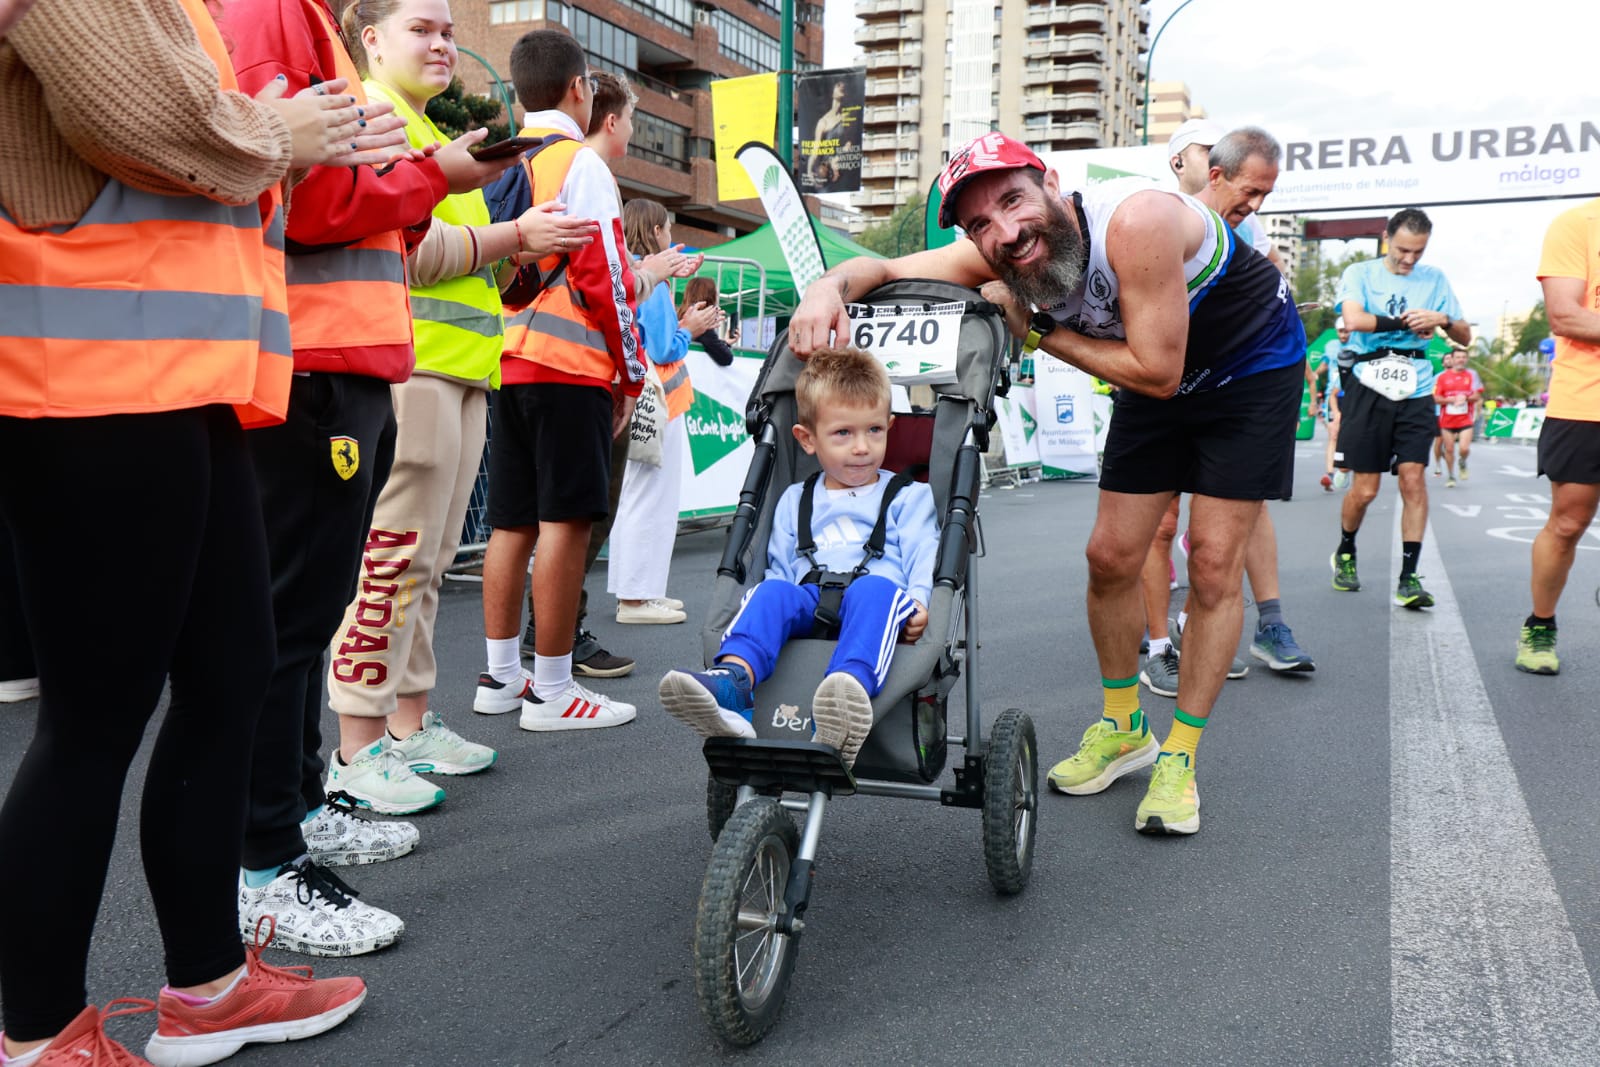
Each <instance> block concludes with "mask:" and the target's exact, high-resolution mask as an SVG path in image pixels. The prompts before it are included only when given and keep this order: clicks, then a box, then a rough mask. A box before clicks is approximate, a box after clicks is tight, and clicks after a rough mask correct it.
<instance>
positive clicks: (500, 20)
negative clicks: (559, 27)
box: [489, 0, 561, 26]
mask: <svg viewBox="0 0 1600 1067" xmlns="http://www.w3.org/2000/svg"><path fill="white" fill-rule="evenodd" d="M551 6H553V7H558V8H559V7H560V5H559V4H553V5H551ZM544 8H545V3H544V0H492V2H491V3H490V4H489V25H491V26H503V25H505V24H507V23H511V22H539V21H541V20H543V19H544V17H545V13H544ZM560 17H561V16H560V14H559V13H556V14H554V15H553V16H552V20H556V19H559V18H560Z"/></svg>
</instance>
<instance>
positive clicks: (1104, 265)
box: [1045, 178, 1306, 395]
mask: <svg viewBox="0 0 1600 1067" xmlns="http://www.w3.org/2000/svg"><path fill="white" fill-rule="evenodd" d="M1148 189H1158V187H1157V186H1156V184H1155V183H1154V182H1152V181H1148V180H1146V179H1144V178H1119V179H1117V180H1116V181H1110V182H1103V183H1101V184H1100V185H1095V186H1091V187H1090V188H1089V189H1088V190H1086V191H1084V192H1082V193H1074V194H1073V195H1072V197H1071V200H1070V203H1071V204H1072V206H1073V207H1074V208H1075V209H1076V210H1077V212H1078V225H1079V227H1080V228H1081V230H1082V232H1083V236H1084V240H1085V242H1086V243H1087V244H1088V251H1089V260H1088V263H1087V265H1086V266H1085V268H1084V278H1083V284H1082V287H1081V288H1080V289H1079V291H1078V292H1076V293H1073V294H1071V295H1070V296H1069V297H1068V298H1067V299H1066V300H1064V301H1062V302H1061V303H1060V304H1057V305H1054V306H1052V307H1049V308H1046V309H1045V310H1047V311H1049V312H1050V313H1051V314H1052V315H1053V316H1054V317H1055V319H1056V321H1058V322H1060V323H1061V324H1062V325H1064V326H1066V327H1067V328H1068V329H1070V330H1073V331H1075V332H1077V333H1081V334H1083V335H1084V336H1086V337H1110V338H1117V339H1123V338H1126V336H1127V335H1126V334H1125V333H1124V331H1123V325H1122V306H1121V300H1120V292H1121V286H1120V285H1119V284H1118V282H1117V276H1116V274H1115V272H1113V271H1112V269H1111V265H1110V263H1109V262H1108V261H1107V259H1106V230H1107V229H1108V228H1109V227H1110V225H1111V217H1112V215H1114V214H1115V213H1116V211H1117V209H1118V208H1119V207H1121V206H1122V202H1123V201H1124V200H1126V199H1128V197H1130V196H1132V195H1134V194H1135V193H1140V192H1144V191H1145V190H1148ZM1167 195H1169V196H1176V197H1177V198H1178V199H1179V200H1180V201H1182V202H1183V205H1184V206H1185V207H1187V208H1188V209H1189V210H1191V211H1193V212H1194V213H1195V214H1196V215H1198V216H1199V217H1200V220H1201V221H1202V222H1203V223H1204V224H1205V238H1204V240H1202V241H1201V242H1200V247H1199V248H1198V249H1196V251H1195V253H1194V255H1192V256H1190V257H1189V259H1188V260H1186V261H1185V262H1184V265H1183V279H1184V283H1185V284H1186V285H1187V287H1188V290H1189V338H1188V346H1187V349H1186V352H1185V355H1184V362H1183V379H1182V382H1181V383H1180V384H1179V386H1178V393H1179V395H1182V394H1184V393H1192V392H1198V391H1203V390H1208V389H1220V388H1221V387H1222V386H1224V385H1227V384H1228V383H1229V382H1231V381H1233V380H1235V379H1238V378H1243V377H1246V376H1248V375H1251V374H1259V373H1260V372H1262V371H1268V370H1277V369H1278V368H1280V367H1287V366H1290V365H1291V364H1294V363H1298V362H1299V361H1301V360H1303V359H1305V345H1306V340H1305V329H1304V328H1303V327H1302V326H1301V324H1300V315H1299V313H1298V312H1297V311H1296V310H1295V306H1294V300H1293V299H1292V298H1291V296H1290V294H1289V285H1288V282H1286V281H1285V280H1284V277H1283V275H1282V274H1281V273H1279V271H1278V268H1276V267H1274V266H1273V265H1272V262H1271V261H1270V260H1268V259H1267V258H1266V257H1265V256H1263V255H1262V254H1261V253H1259V252H1257V251H1256V250H1255V249H1254V248H1251V247H1250V246H1249V245H1246V244H1244V243H1242V242H1240V241H1239V240H1238V239H1237V237H1236V236H1235V235H1234V232H1233V230H1232V229H1230V228H1229V227H1228V225H1227V223H1225V222H1224V221H1223V220H1222V218H1221V216H1219V215H1218V214H1217V213H1216V212H1214V211H1212V210H1211V209H1210V208H1208V207H1206V206H1205V205H1204V204H1202V203H1200V202H1199V201H1198V200H1196V199H1194V198H1193V197H1191V196H1187V195H1185V194H1183V193H1171V192H1169V193H1167Z"/></svg>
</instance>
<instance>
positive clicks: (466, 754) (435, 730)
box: [394, 711, 499, 774]
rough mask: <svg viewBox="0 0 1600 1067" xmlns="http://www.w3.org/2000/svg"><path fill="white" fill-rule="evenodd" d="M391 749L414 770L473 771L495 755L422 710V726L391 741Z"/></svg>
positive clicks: (490, 764)
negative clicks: (406, 735)
mask: <svg viewBox="0 0 1600 1067" xmlns="http://www.w3.org/2000/svg"><path fill="white" fill-rule="evenodd" d="M394 750H395V751H396V752H398V753H399V754H400V758H401V759H403V760H405V761H406V766H408V767H410V768H411V770H412V771H413V772H415V773H417V774H477V773H478V772H479V771H486V770H488V769H489V768H490V767H493V766H494V761H495V758H496V757H497V756H498V755H499V753H497V752H496V751H495V750H494V749H492V748H490V747H489V746H488V745H480V744H478V743H476V742H474V741H468V740H467V739H466V738H464V737H462V736H461V735H460V734H458V733H456V732H455V731H454V730H452V729H450V727H448V726H446V725H445V724H444V720H443V719H441V718H440V717H439V716H438V714H437V713H435V712H432V711H425V712H423V713H422V729H420V730H418V731H417V732H416V733H414V734H412V735H411V736H410V737H407V738H403V739H402V740H399V741H396V742H394Z"/></svg>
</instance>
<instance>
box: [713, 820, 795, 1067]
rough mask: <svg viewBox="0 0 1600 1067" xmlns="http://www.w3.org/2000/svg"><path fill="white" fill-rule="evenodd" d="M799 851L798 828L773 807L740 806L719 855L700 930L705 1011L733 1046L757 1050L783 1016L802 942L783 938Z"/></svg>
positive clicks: (725, 830)
mask: <svg viewBox="0 0 1600 1067" xmlns="http://www.w3.org/2000/svg"><path fill="white" fill-rule="evenodd" d="M798 848H799V833H798V831H796V830H795V825H794V820H792V819H790V818H789V815H788V813H787V812H785V811H784V810H783V808H781V807H780V806H779V805H778V802H777V801H775V800H771V799H766V798H760V799H756V800H753V801H751V802H750V803H748V804H744V805H742V806H740V807H739V808H738V809H737V810H735V811H734V812H733V814H732V815H731V816H729V818H728V821H727V823H726V825H725V826H724V827H723V829H722V834H721V836H719V837H718V838H717V843H716V845H715V846H714V847H713V848H712V850H711V863H710V865H709V866H708V867H707V869H706V879H705V883H704V884H703V885H702V887H701V889H700V912H699V914H698V915H697V916H696V917H695V924H694V952H695V961H694V981H695V993H696V996H697V998H698V999H699V1001H700V1010H701V1011H702V1012H704V1013H705V1017H706V1021H707V1022H708V1023H710V1025H711V1029H712V1030H713V1031H715V1032H716V1035H717V1036H718V1037H720V1038H722V1040H724V1041H726V1042H728V1043H729V1044H730V1045H753V1044H755V1043H756V1042H757V1041H760V1040H761V1039H762V1038H763V1037H765V1036H766V1033H767V1031H768V1030H770V1029H772V1026H773V1024H774V1023H776V1022H777V1021H778V1013H779V1012H780V1011H782V1010H783V998H784V995H785V994H786V993H787V992H788V988H789V976H790V975H791V974H792V973H793V972H794V961H795V955H796V953H797V952H798V951H799V947H800V946H799V942H798V940H797V939H796V938H795V937H794V936H793V935H790V934H785V933H782V932H780V931H779V930H778V920H779V919H780V918H781V917H782V916H783V913H784V900H783V896H784V889H785V888H786V887H787V885H788V882H789V868H790V865H791V863H792V861H793V859H794V855H795V852H796V851H797V850H798Z"/></svg>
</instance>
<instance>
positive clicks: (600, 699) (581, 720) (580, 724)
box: [518, 678, 639, 731]
mask: <svg viewBox="0 0 1600 1067" xmlns="http://www.w3.org/2000/svg"><path fill="white" fill-rule="evenodd" d="M638 714H639V709H638V708H636V707H634V706H633V705H632V704H624V703H623V702H622V701H620V700H612V699H611V698H610V697H604V696H601V695H600V694H599V693H595V692H592V691H590V690H588V689H585V688H584V687H583V686H581V685H579V684H578V681H577V679H576V678H574V679H572V680H570V681H568V682H567V688H566V689H564V690H562V692H561V695H560V696H558V697H556V698H554V699H553V700H540V699H539V698H538V697H536V696H534V695H533V694H532V693H531V692H530V693H529V694H528V699H526V700H524V701H523V702H522V721H521V722H520V723H519V724H518V725H520V726H521V727H522V728H523V729H524V730H535V731H553V730H598V729H602V728H604V727H607V726H621V725H622V724H623V723H628V722H632V721H633V720H634V716H636V715H638Z"/></svg>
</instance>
